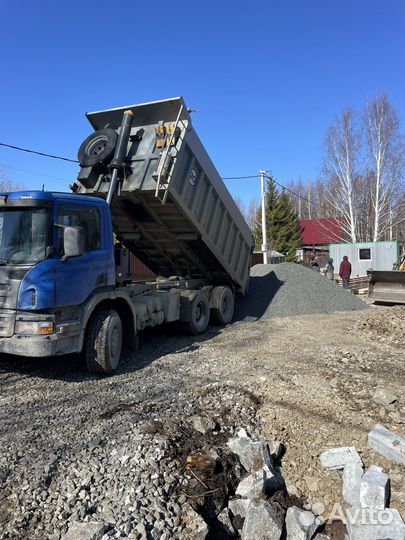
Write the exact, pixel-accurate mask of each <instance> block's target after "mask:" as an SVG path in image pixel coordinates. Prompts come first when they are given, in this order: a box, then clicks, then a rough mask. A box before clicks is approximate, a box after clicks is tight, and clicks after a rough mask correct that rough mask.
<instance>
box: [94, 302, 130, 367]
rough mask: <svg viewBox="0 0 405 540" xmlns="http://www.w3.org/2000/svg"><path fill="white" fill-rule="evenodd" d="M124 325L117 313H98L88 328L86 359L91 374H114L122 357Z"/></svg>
mask: <svg viewBox="0 0 405 540" xmlns="http://www.w3.org/2000/svg"><path fill="white" fill-rule="evenodd" d="M121 349H122V323H121V318H120V316H119V314H118V312H117V311H115V310H114V309H103V310H101V311H98V312H96V313H95V314H94V315H93V316H92V318H91V320H90V322H89V326H88V328H87V338H86V342H85V357H86V364H87V369H88V371H89V372H90V373H104V374H110V373H113V372H114V370H115V369H116V367H117V366H118V362H119V361H120V357H121Z"/></svg>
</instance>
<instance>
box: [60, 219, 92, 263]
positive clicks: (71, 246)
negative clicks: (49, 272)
mask: <svg viewBox="0 0 405 540" xmlns="http://www.w3.org/2000/svg"><path fill="white" fill-rule="evenodd" d="M85 246H86V237H85V232H84V229H83V227H71V226H67V227H63V251H64V253H63V257H62V260H66V259H69V258H70V257H80V256H81V255H84V252H85V250H86V249H85Z"/></svg>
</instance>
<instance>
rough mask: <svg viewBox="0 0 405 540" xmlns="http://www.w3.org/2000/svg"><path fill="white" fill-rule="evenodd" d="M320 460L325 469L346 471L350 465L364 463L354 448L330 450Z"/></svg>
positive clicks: (323, 453)
mask: <svg viewBox="0 0 405 540" xmlns="http://www.w3.org/2000/svg"><path fill="white" fill-rule="evenodd" d="M320 459H321V464H322V467H323V468H324V469H344V468H345V467H346V466H347V465H349V463H359V464H360V465H361V464H362V463H363V462H362V460H361V457H360V456H359V454H358V452H357V450H356V449H355V448H354V446H348V447H341V448H329V449H328V450H325V452H322V454H321V456H320Z"/></svg>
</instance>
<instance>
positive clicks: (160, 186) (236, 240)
mask: <svg viewBox="0 0 405 540" xmlns="http://www.w3.org/2000/svg"><path fill="white" fill-rule="evenodd" d="M127 111H130V112H129V113H128V112H127ZM124 113H125V114H127V117H128V118H129V121H130V124H131V127H130V132H129V139H128V138H127V139H126V140H125V152H124V154H125V166H124V167H122V168H121V169H120V172H119V176H118V185H117V189H116V190H115V189H114V193H115V194H114V197H112V200H111V212H112V221H113V227H114V231H115V234H116V236H117V239H118V240H119V241H120V242H121V243H122V244H123V245H125V246H126V247H127V248H128V249H129V250H130V251H131V252H132V253H134V254H135V255H136V256H137V257H138V258H139V259H140V260H141V261H142V262H143V263H144V264H146V265H147V266H148V267H149V268H150V269H151V270H153V272H155V273H156V274H158V275H162V276H165V277H169V276H173V275H177V276H182V277H186V276H190V277H197V276H201V277H203V278H204V279H206V281H207V283H216V284H218V283H222V282H223V283H229V282H230V281H231V282H232V283H233V285H234V287H235V289H236V291H238V292H241V293H244V292H245V291H246V289H247V284H248V280H249V267H250V258H251V252H252V248H253V238H252V233H251V231H250V229H249V227H248V225H247V223H246V221H245V219H244V218H243V216H242V214H241V212H240V210H239V209H238V207H237V205H236V204H235V202H234V200H233V199H232V197H231V195H230V194H229V192H228V190H227V188H226V186H225V184H224V183H223V181H222V179H221V178H220V176H219V174H218V172H217V170H216V169H215V167H214V165H213V163H212V161H211V159H210V158H209V156H208V154H207V152H206V151H205V149H204V147H203V145H202V143H201V141H200V139H199V138H198V136H197V134H196V132H195V131H194V128H193V126H192V122H191V118H190V115H189V113H188V111H187V108H186V106H185V103H184V101H183V99H182V98H181V97H179V98H174V99H168V100H164V101H157V102H152V103H145V104H142V105H134V106H130V107H122V108H119V109H111V110H106V111H99V112H94V113H88V114H87V115H86V116H87V118H88V120H89V121H90V123H91V125H92V126H93V128H94V129H95V130H97V131H96V132H95V133H94V134H93V135H92V136H90V137H89V138H88V139H86V141H84V143H83V144H82V146H81V149H80V151H79V161H80V164H81V170H80V174H79V177H78V181H77V183H75V184H74V185H73V187H72V189H73V190H74V191H76V192H77V193H81V194H89V195H96V196H98V197H103V198H107V201H108V199H109V195H108V191H109V188H110V183H111V174H112V170H114V166H113V162H112V157H113V154H114V148H115V147H116V141H117V135H119V133H120V131H122V130H123V129H124V128H123V127H121V126H122V125H123V117H124V115H125V114H124ZM99 130H101V131H99Z"/></svg>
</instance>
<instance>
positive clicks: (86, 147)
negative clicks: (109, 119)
mask: <svg viewBox="0 0 405 540" xmlns="http://www.w3.org/2000/svg"><path fill="white" fill-rule="evenodd" d="M117 139H118V135H117V133H116V132H115V131H114V130H113V129H111V128H105V129H98V130H97V131H95V132H94V133H92V134H91V135H89V136H88V137H87V139H84V141H83V142H82V144H81V145H80V148H79V151H78V153H77V159H78V161H79V164H80V166H81V167H94V166H95V165H97V163H106V162H108V161H110V160H111V159H112V157H113V155H114V151H115V147H116V145H117Z"/></svg>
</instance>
